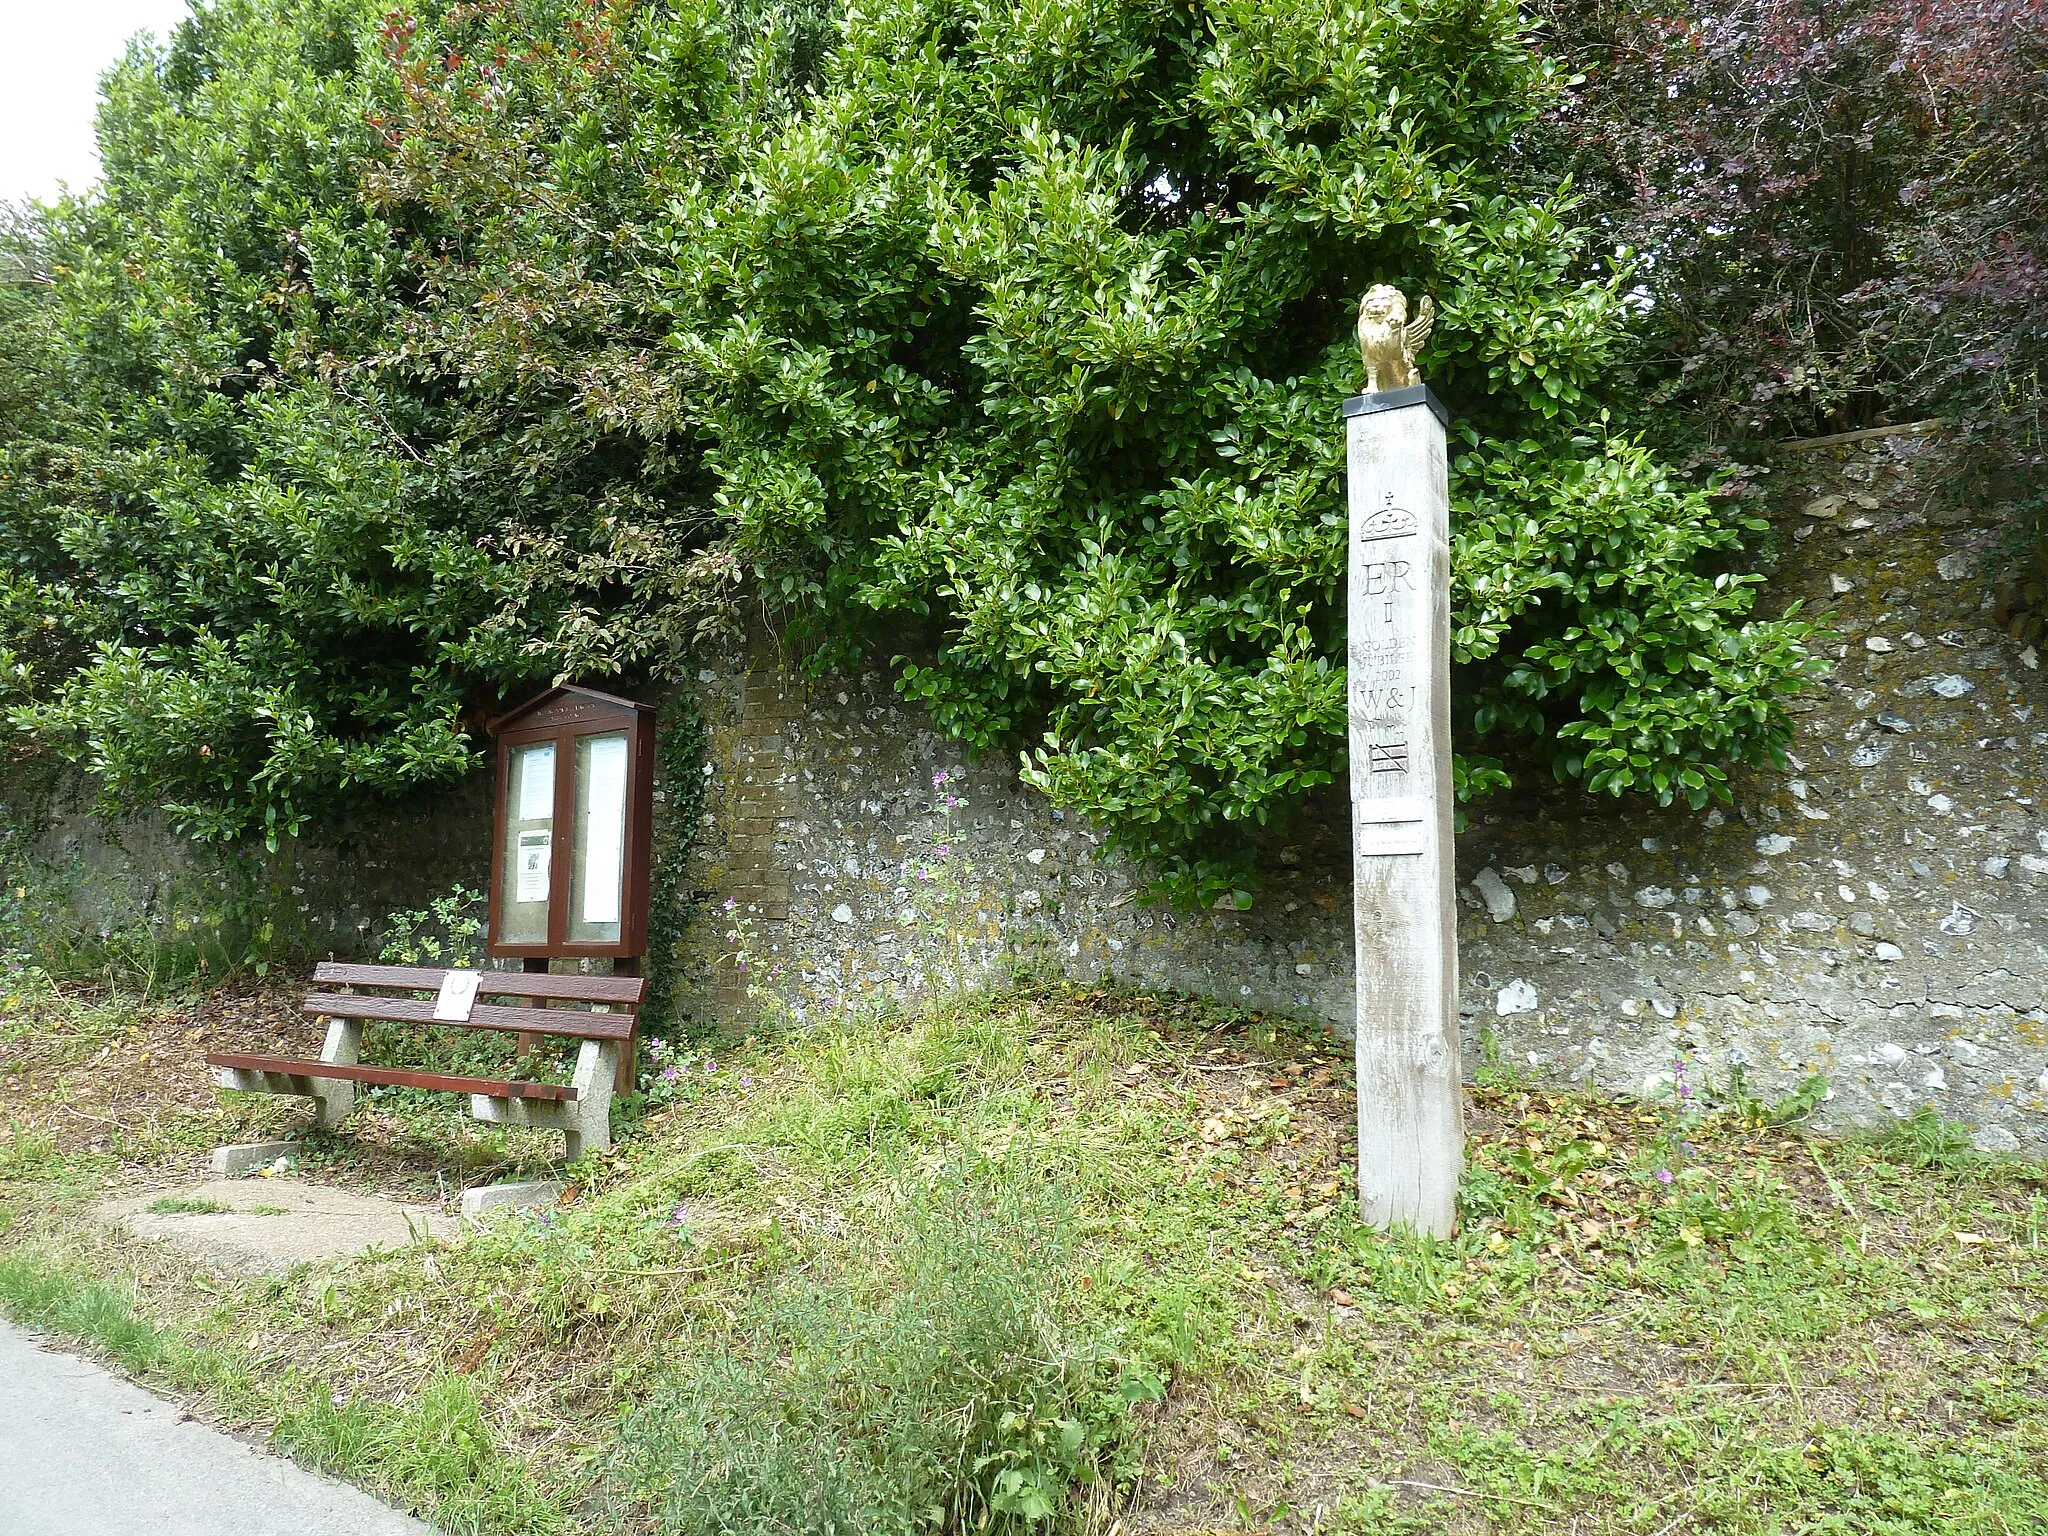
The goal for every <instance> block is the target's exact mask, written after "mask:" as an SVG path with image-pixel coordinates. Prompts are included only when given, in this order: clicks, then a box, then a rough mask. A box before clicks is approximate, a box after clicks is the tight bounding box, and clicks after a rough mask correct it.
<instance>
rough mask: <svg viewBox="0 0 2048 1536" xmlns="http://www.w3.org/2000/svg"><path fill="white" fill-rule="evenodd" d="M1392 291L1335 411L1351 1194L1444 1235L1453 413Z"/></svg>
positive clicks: (1381, 291) (1454, 1116) (1389, 1220)
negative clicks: (1424, 366) (1343, 531)
mask: <svg viewBox="0 0 2048 1536" xmlns="http://www.w3.org/2000/svg"><path fill="white" fill-rule="evenodd" d="M1433 318H1434V316H1433V311H1432V309H1431V308H1430V306H1429V305H1428V303H1427V301H1425V302H1424V306H1423V312H1422V315H1421V317H1420V318H1419V319H1418V320H1417V321H1415V322H1413V323H1412V324H1411V323H1409V322H1408V321H1407V318H1406V304H1405V302H1404V301H1403V300H1402V298H1401V295H1400V294H1399V293H1397V292H1395V291H1394V290H1393V289H1391V288H1384V287H1379V288H1374V289H1373V290H1372V291H1371V292H1369V293H1368V294H1367V295H1366V297H1365V301H1364V303H1363V304H1362V305H1361V306H1360V316H1359V341H1360V344H1361V346H1362V348H1363V349H1364V352H1365V359H1366V368H1367V391H1366V393H1364V394H1362V395H1358V396H1354V397H1353V398H1351V399H1349V400H1347V401H1345V402H1344V418H1345V435H1346V466H1347V471H1348V478H1349V494H1350V525H1351V526H1350V562H1349V592H1348V596H1349V608H1350V620H1349V624H1350V645H1349V651H1348V664H1349V691H1350V748H1351V753H1350V755H1351V805H1352V889H1353V916H1354V923H1355V925H1356V945H1357V967H1356V974H1357V979H1358V983H1357V1015H1356V1031H1357V1035H1356V1043H1357V1054H1358V1193H1359V1200H1360V1203H1361V1205H1362V1206H1363V1208H1364V1216H1365V1219H1366V1220H1367V1221H1368V1222H1370V1223H1372V1224H1373V1225H1375V1226H1380V1227H1387V1226H1393V1225H1396V1224H1399V1223H1406V1224H1408V1225H1410V1226H1413V1227H1414V1228H1416V1229H1417V1230H1419V1231H1427V1232H1433V1233H1436V1234H1437V1235H1439V1236H1447V1235H1449V1234H1450V1232H1451V1231H1452V1230H1453V1229H1454V1228H1455V1226H1456V1224H1457V1213H1458V1205H1457V1197H1458V1176H1459V1173H1460V1172H1461V1171H1462V1169H1463V1167H1464V1158H1465V1121H1464V1092H1463V1086H1462V1081H1461V1077H1460V1072H1459V1062H1458V942H1457V912H1456V907H1455V897H1454V892H1453V882H1454V870H1455V864H1454V860H1453V852H1452V799H1453V796H1452V780H1451V740H1450V716H1451V686H1450V679H1451V657H1450V650H1451V615H1450V490H1449V476H1448V471H1447V464H1446V460H1445V452H1444V429H1445V426H1446V422H1447V417H1446V414H1445V411H1444V408H1443V406H1442V404H1441V403H1440V402H1439V401H1438V400H1437V398H1436V396H1435V395H1434V394H1432V393H1431V392H1430V389H1429V386H1428V385H1426V384H1424V383H1423V382H1422V381H1421V379H1420V378H1419V377H1418V376H1417V375H1416V373H1415V369H1414V348H1415V347H1416V346H1418V345H1420V344H1421V342H1422V340H1423V339H1424V338H1426V337H1427V335H1428V333H1429V327H1430V324H1431V323H1432V320H1433Z"/></svg>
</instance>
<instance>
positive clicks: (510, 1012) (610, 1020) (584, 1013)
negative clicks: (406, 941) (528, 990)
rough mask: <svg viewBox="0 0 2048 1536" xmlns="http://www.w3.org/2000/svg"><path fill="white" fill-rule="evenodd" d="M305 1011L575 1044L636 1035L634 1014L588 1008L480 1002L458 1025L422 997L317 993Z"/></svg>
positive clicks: (309, 1000)
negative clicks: (511, 1033) (499, 1031)
mask: <svg viewBox="0 0 2048 1536" xmlns="http://www.w3.org/2000/svg"><path fill="white" fill-rule="evenodd" d="M305 1011H306V1012H307V1013H310V1014H313V1015H315V1016H317V1017H320V1018H328V1019H371V1020H382V1021H384V1022H386V1023H392V1024H439V1025H442V1026H443V1027H445V1028H448V1029H506V1030H513V1031H516V1032H517V1033H520V1034H527V1035H564V1036H568V1037H570V1038H572V1039H576V1040H624V1039H625V1038H626V1037H627V1036H628V1035H630V1034H632V1032H633V1015H632V1014H630V1013H593V1012H591V1011H590V1010H589V1009H587V1008H507V1007H503V1006H501V1005H500V1004H497V1003H478V1004H477V1005H476V1006H475V1007H473V1008H472V1009H470V1013H469V1017H468V1018H467V1019H465V1020H463V1021H462V1022H460V1023H456V1022H454V1021H452V1020H449V1019H437V1018H435V1017H434V1003H433V1000H432V999H431V998H423V997H374V996H371V995H370V994H368V993H362V992H313V993H310V994H308V995H307V998H306V1004H305Z"/></svg>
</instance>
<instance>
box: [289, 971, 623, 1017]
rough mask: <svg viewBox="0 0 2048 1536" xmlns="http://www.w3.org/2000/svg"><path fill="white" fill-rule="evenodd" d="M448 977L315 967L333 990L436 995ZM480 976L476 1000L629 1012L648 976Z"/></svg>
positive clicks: (442, 973) (434, 973) (316, 977)
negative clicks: (518, 1000) (514, 999)
mask: <svg viewBox="0 0 2048 1536" xmlns="http://www.w3.org/2000/svg"><path fill="white" fill-rule="evenodd" d="M447 974H448V971H447V968H446V967H445V966H428V965H351V964H349V963H347V962H346V961H341V960H322V961H321V962H320V963H319V964H318V965H316V966H314V967H313V979H314V980H315V981H319V982H325V983H327V984H328V985H329V986H336V987H392V988H403V989H405V990H407V991H413V992H432V991H436V990H437V989H438V988H439V987H440V985H441V978H442V977H443V976H446V975H447ZM482 975H483V980H482V982H481V983H479V985H478V987H477V996H478V997H524V998H531V999H534V1000H535V1001H545V1002H565V1003H610V1004H611V1005H613V1006H614V1007H621V1006H623V1007H626V1008H629V1009H630V1008H637V1007H639V1005H640V1002H641V1000H642V999H643V998H645V997H646V996H647V978H646V977H645V976H551V975H549V974H547V973H546V972H544V971H484V972H483V973H482ZM520 1027H521V1028H524V1027H526V1026H524V1025H522V1026H520Z"/></svg>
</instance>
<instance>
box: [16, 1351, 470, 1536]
mask: <svg viewBox="0 0 2048 1536" xmlns="http://www.w3.org/2000/svg"><path fill="white" fill-rule="evenodd" d="M0 1531H4V1532H6V1533H7V1536H83V1533H86V1532H90V1533H91V1536H434V1532H433V1530H432V1528H431V1527H429V1526H426V1525H422V1524H421V1523H420V1522H419V1521H417V1520H414V1519H412V1518H410V1517H409V1516H406V1515H402V1514H400V1513H399V1512H398V1511H397V1510H394V1509H391V1508H388V1507H387V1506H385V1505H383V1504H380V1503H378V1502H377V1501H376V1500H375V1499H373V1498H371V1497H370V1496H369V1495H368V1494H366V1493H363V1492H361V1491H359V1490H357V1489H354V1488H350V1487H348V1486H347V1485H346V1484H343V1483H337V1482H335V1481H333V1480H332V1479H331V1478H325V1477H321V1476H320V1475H319V1474H317V1473H313V1472H308V1471H305V1470H304V1469H303V1468H301V1467H297V1466H294V1465H293V1464H292V1463H291V1462H289V1461H286V1460H285V1459H284V1458H283V1457H281V1456H271V1455H268V1454H266V1453H264V1452H262V1451H259V1450H256V1449H254V1448H253V1447H251V1446H248V1445H245V1444H243V1443H242V1442H241V1441H240V1440H237V1439H235V1438H234V1437H233V1436H232V1435H226V1434H223V1433H221V1432H220V1431H219V1430H217V1429H210V1428H208V1427H207V1426H206V1425H204V1424H201V1423H199V1422H198V1421H197V1420H194V1419H188V1418H186V1417H185V1416H184V1415H183V1414H182V1413H181V1412H180V1411H179V1410H178V1408H177V1406H176V1405H175V1404H172V1403H166V1402H163V1401H161V1400H160V1399H158V1398H155V1397H152V1396H150V1395H149V1393H147V1392H145V1391H143V1390H142V1389H141V1388H140V1387H138V1386H136V1385H134V1384H133V1383H132V1382H127V1381H123V1380H122V1379H121V1378H120V1377H118V1376H116V1375H114V1374H113V1372H111V1371H108V1370H105V1369H103V1368H102V1367H100V1366H97V1365H94V1364H93V1363H91V1362H90V1361H87V1360H80V1359H78V1358H76V1357H75V1356H71V1355H65V1354H59V1353H57V1352H55V1351H53V1350H51V1349H48V1348H45V1347H42V1346H41V1345H40V1343H39V1341H38V1340H36V1339H35V1338H34V1337H33V1336H32V1335H30V1334H27V1333H24V1332H22V1331H21V1330H20V1329H18V1328H14V1327H12V1326H10V1325H8V1324H6V1323H0Z"/></svg>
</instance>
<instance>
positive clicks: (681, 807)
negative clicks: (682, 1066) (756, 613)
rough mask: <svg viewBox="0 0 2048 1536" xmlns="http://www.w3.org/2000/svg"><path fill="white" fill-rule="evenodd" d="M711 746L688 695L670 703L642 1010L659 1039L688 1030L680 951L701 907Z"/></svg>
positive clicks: (661, 756) (659, 746) (664, 726)
mask: <svg viewBox="0 0 2048 1536" xmlns="http://www.w3.org/2000/svg"><path fill="white" fill-rule="evenodd" d="M707 745H708V738H707V735H706V732H705V729H704V715H703V711H701V710H700V709H699V708H698V707H697V701H696V699H695V698H693V697H692V696H691V695H690V694H689V693H688V692H687V691H683V690H678V691H677V692H676V693H674V694H672V695H670V696H669V698H668V699H667V700H666V701H665V702H664V704H663V706H662V712H661V716H660V720H659V723H658V724H657V725H656V727H655V734H654V755H655V762H656V765H657V767H658V769H659V774H658V777H657V779H656V789H657V791H658V793H659V794H660V795H661V799H660V801H659V802H658V803H657V806H656V810H655V817H654V848H653V867H652V870H651V874H650V878H649V881H648V909H647V997H646V1000H645V1001H644V1002H643V1003H642V1005H641V1010H640V1016H641V1018H642V1020H643V1021H644V1023H643V1027H644V1028H646V1029H647V1031H648V1032H649V1033H651V1034H655V1035H661V1036H666V1035H668V1034H670V1033H671V1032H672V1031H674V1030H675V1029H676V1028H677V1027H678V1026H679V1025H680V1024H681V1022H682V1019H681V1008H680V1000H679V993H680V991H681V985H680V983H681V974H680V966H681V950H682V942H683V935H684V932H685V930H686V929H687V928H688V927H689V923H690V917H691V915H692V912H693V910H694V908H695V906H696V901H697V896H696V893H694V892H691V891H689V890H687V889H686V886H685V881H686V879H687V877H688V874H689V866H690V855H691V853H692V852H693V851H694V849H695V848H696V845H697V837H698V833H699V832H700V831H701V830H702V828H703V825H704V801H705V796H706V793H707V791H708V790H709V787H710V775H709V774H707V773H706V772H705V771H704V770H705V749H706V746H707Z"/></svg>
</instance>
